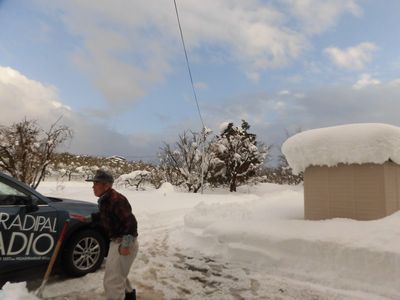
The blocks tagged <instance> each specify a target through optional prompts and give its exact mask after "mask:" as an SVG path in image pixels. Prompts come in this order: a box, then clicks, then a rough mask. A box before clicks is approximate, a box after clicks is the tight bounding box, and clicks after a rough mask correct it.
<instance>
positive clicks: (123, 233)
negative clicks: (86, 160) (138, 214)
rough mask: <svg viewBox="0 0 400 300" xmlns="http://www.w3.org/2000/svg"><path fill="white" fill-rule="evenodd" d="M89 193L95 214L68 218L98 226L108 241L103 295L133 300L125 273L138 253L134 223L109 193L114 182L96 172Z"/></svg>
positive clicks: (118, 196) (123, 201)
mask: <svg viewBox="0 0 400 300" xmlns="http://www.w3.org/2000/svg"><path fill="white" fill-rule="evenodd" d="M86 181H91V182H93V192H94V194H95V196H96V197H99V199H98V205H99V212H97V213H94V214H92V215H91V216H88V217H83V216H77V215H71V217H75V218H78V219H80V220H81V221H92V222H99V223H100V224H101V226H102V227H103V228H104V229H105V231H106V233H107V234H108V236H109V237H110V249H109V251H108V256H107V260H106V269H105V273H104V282H103V284H104V291H105V294H106V298H107V299H108V300H124V299H125V300H134V299H136V290H135V289H132V286H131V284H130V282H129V280H128V278H127V277H128V274H129V269H130V267H131V265H132V263H133V261H134V259H135V257H136V255H137V252H138V247H139V244H138V241H137V236H138V233H137V221H136V218H135V216H134V215H133V214H132V208H131V206H130V204H129V202H128V200H127V199H126V198H125V196H123V195H122V194H120V193H118V192H117V191H115V190H114V189H113V183H114V178H113V176H112V175H111V174H110V173H109V172H107V171H104V170H97V172H96V174H95V176H94V177H93V179H87V180H86Z"/></svg>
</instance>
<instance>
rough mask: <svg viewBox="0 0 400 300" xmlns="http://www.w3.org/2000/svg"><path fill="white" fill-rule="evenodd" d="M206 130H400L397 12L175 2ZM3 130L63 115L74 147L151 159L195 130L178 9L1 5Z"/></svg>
mask: <svg viewBox="0 0 400 300" xmlns="http://www.w3.org/2000/svg"><path fill="white" fill-rule="evenodd" d="M177 4H178V8H179V11H180V17H181V23H182V28H183V32H184V35H185V40H186V44H187V48H188V54H189V59H190V62H191V68H192V74H193V78H194V81H195V85H196V91H197V94H198V99H199V103H200V107H201V111H202V114H203V117H204V121H205V123H206V126H207V127H209V128H211V129H213V130H214V131H215V132H216V133H218V128H219V124H221V123H223V122H226V121H233V122H235V123H239V122H240V120H241V119H242V118H245V119H246V120H247V121H248V122H249V123H250V125H251V129H252V131H253V132H255V133H256V134H257V135H258V137H259V139H260V140H261V141H263V142H264V143H266V144H273V145H275V146H276V148H275V149H277V148H278V147H279V145H280V144H281V143H282V141H284V139H285V138H286V131H289V132H295V131H296V130H298V129H299V128H301V129H302V130H306V129H311V128H317V127H325V126H334V125H339V124H346V123H355V122H383V123H389V124H393V125H398V126H400V118H399V116H398V113H397V112H398V111H399V109H400V101H399V100H400V98H399V96H400V74H399V71H400V55H399V53H400V51H399V49H400V39H399V38H398V36H399V35H400V32H399V28H400V26H399V21H398V16H397V15H396V14H397V13H398V11H400V2H399V1H397V0H385V1H373V0H335V1H334V0H280V1H278V0H275V1H261V0H248V1H240V0H204V1H195V0H185V1H183V0H177ZM0 104H1V106H2V107H3V109H2V110H0V120H1V123H2V124H3V125H8V124H11V123H13V122H17V121H19V120H21V119H22V118H24V117H28V118H31V119H36V120H38V122H39V123H40V124H42V125H43V126H44V127H45V126H48V125H49V124H51V123H52V122H54V121H55V120H56V119H57V118H58V117H59V116H60V115H63V122H65V123H66V124H67V125H69V126H70V127H71V128H72V129H73V131H74V138H73V140H72V141H70V142H69V143H68V144H67V145H65V149H66V150H68V151H71V152H75V153H81V154H96V155H114V154H115V155H124V156H127V157H129V158H132V159H138V158H142V159H146V160H147V159H153V158H155V156H156V154H157V152H158V149H159V147H160V146H161V144H162V142H164V141H165V142H169V143H172V142H174V141H175V140H176V139H177V136H178V134H180V133H182V132H183V130H189V129H190V130H193V131H198V130H200V128H201V123H200V120H199V118H198V114H197V110H196V106H195V103H194V99H193V95H192V91H191V87H190V82H189V77H188V74H187V69H186V65H185V59H184V54H183V51H182V45H181V42H180V39H179V31H178V26H177V21H176V17H175V11H174V5H173V1H172V0H171V1H165V0H152V1H146V2H144V1H132V0H129V1H128V0H118V1H94V0H92V1H56V3H55V1H50V0H37V1H22V0H13V1H11V0H8V1H7V0H3V1H0Z"/></svg>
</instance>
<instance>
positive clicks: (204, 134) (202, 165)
mask: <svg viewBox="0 0 400 300" xmlns="http://www.w3.org/2000/svg"><path fill="white" fill-rule="evenodd" d="M174 5H175V12H176V19H177V20H178V25H179V32H180V34H181V40H182V46H183V51H184V52H185V58H186V65H187V69H188V72H189V77H190V83H191V85H192V91H193V96H194V100H195V101H196V107H197V112H198V113H199V117H200V121H201V124H202V125H203V129H202V133H203V147H202V148H203V155H202V156H201V175H200V176H201V177H200V181H201V193H202V194H203V191H204V155H205V143H206V126H205V125H204V121H203V117H202V115H201V111H200V106H199V101H197V94H196V89H195V88H194V84H193V77H192V71H191V70H190V64H189V58H188V55H187V51H186V45H185V39H184V38H183V32H182V26H181V21H180V19H179V13H178V6H177V5H176V0H174Z"/></svg>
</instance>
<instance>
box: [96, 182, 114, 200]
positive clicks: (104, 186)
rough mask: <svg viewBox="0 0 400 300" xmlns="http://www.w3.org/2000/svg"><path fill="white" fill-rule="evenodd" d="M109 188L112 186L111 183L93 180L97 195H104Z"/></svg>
mask: <svg viewBox="0 0 400 300" xmlns="http://www.w3.org/2000/svg"><path fill="white" fill-rule="evenodd" d="M109 188H111V183H108V182H96V181H95V182H93V192H94V195H95V196H96V197H100V196H101V195H103V194H104V193H105V192H106V191H107V190H108V189H109Z"/></svg>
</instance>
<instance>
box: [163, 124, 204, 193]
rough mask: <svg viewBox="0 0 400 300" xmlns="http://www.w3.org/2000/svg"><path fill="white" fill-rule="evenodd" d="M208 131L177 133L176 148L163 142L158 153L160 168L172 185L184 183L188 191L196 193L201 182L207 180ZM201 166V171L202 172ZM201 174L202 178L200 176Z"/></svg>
mask: <svg viewBox="0 0 400 300" xmlns="http://www.w3.org/2000/svg"><path fill="white" fill-rule="evenodd" d="M209 133H210V132H208V131H204V132H202V133H196V132H190V134H189V133H188V132H187V131H185V132H184V133H183V134H181V135H179V141H178V142H176V144H175V146H176V148H175V149H173V148H171V146H170V145H169V144H166V143H165V144H164V147H162V148H161V153H160V159H161V162H160V168H161V169H162V170H163V172H164V174H165V176H166V179H167V181H169V182H170V183H172V184H173V185H185V186H186V188H187V189H188V191H189V192H194V193H197V192H198V191H199V189H200V188H201V185H202V182H206V181H207V177H208V175H209V165H210V156H209V155H208V153H209V150H208V146H206V145H204V147H203V143H206V141H205V136H207V135H208V134H209ZM202 168H203V171H204V172H202ZM202 175H203V180H202V179H201V176H202Z"/></svg>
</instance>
